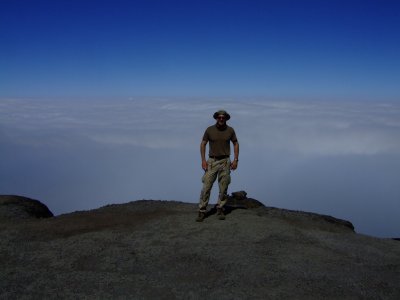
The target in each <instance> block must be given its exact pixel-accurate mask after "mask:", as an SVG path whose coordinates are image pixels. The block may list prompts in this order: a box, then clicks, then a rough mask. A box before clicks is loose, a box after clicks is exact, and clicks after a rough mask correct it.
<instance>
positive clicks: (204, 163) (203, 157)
mask: <svg viewBox="0 0 400 300" xmlns="http://www.w3.org/2000/svg"><path fill="white" fill-rule="evenodd" d="M206 145H207V141H204V140H203V141H201V144H200V156H201V168H202V169H203V170H204V171H206V170H207V160H206Z"/></svg>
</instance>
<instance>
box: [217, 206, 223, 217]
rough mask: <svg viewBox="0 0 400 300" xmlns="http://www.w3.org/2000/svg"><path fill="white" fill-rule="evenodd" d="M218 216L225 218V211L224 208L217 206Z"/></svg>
mask: <svg viewBox="0 0 400 300" xmlns="http://www.w3.org/2000/svg"><path fill="white" fill-rule="evenodd" d="M217 216H218V219H219V220H225V213H224V209H223V208H217Z"/></svg>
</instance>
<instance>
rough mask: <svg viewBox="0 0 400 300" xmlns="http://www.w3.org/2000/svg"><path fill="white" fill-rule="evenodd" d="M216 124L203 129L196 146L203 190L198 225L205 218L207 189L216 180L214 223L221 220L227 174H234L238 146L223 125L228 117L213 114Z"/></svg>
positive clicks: (222, 218)
mask: <svg viewBox="0 0 400 300" xmlns="http://www.w3.org/2000/svg"><path fill="white" fill-rule="evenodd" d="M213 117H214V119H215V120H216V124H215V125H213V126H210V127H208V128H207V129H206V131H205V133H204V135H203V140H202V142H201V144H200V155H201V167H202V168H203V170H204V175H203V178H202V182H203V189H202V190H201V193H200V203H199V215H198V217H197V218H196V221H197V222H202V221H203V220H204V218H205V217H206V212H207V205H208V201H209V199H210V192H211V188H212V186H213V184H214V182H215V180H216V179H217V178H218V186H219V195H218V203H217V216H218V219H220V220H224V219H225V213H224V205H225V204H226V202H227V200H228V194H227V191H228V186H229V184H230V182H231V175H230V173H231V170H236V168H237V166H238V162H239V142H238V140H237V138H236V134H235V130H234V129H233V128H232V127H230V126H228V125H227V124H226V121H228V120H229V119H230V117H231V116H230V115H229V114H228V113H227V112H226V111H224V110H220V111H217V112H216V113H214V116H213ZM208 142H209V143H210V144H209V155H208V160H206V145H207V143H208ZM231 142H232V144H233V149H234V159H233V161H231V159H230V154H231V147H230V143H231Z"/></svg>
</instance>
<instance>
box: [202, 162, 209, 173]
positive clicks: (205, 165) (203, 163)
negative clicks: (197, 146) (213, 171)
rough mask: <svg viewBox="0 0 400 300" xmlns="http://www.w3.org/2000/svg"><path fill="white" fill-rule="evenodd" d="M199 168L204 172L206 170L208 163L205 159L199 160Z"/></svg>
mask: <svg viewBox="0 0 400 300" xmlns="http://www.w3.org/2000/svg"><path fill="white" fill-rule="evenodd" d="M201 168H202V169H203V170H204V172H205V171H207V169H208V165H207V161H206V160H202V161H201Z"/></svg>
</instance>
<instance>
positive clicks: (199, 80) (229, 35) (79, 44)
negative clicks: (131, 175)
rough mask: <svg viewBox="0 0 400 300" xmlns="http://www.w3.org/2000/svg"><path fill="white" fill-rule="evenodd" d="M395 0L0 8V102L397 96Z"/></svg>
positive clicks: (14, 4)
mask: <svg viewBox="0 0 400 300" xmlns="http://www.w3.org/2000/svg"><path fill="white" fill-rule="evenodd" d="M399 10H400V4H399V3H398V1H368V0H364V1H151V0H149V1H144V0H143V1H121V0H117V1H29V0H25V1H23V0H15V1H2V3H1V10H0V39H1V47H0V65H1V68H0V96H3V97H59V98H62V97H73V96H75V97H100V96H101V97H116V96H120V97H129V96H184V97H190V96H202V97H204V96H206V97H213V96H216V97H223V96H226V97H233V96H236V97H246V96H270V97H292V98H306V99H308V98H310V97H311V98H328V99H332V98H346V97H347V98H354V97H358V98H384V99H392V100H393V99H396V98H397V97H398V96H399V89H398V88H397V83H398V82H399V79H400V71H399V70H400V59H399V53H400V37H399V34H398V28H399V27H400V21H399V20H400V16H399Z"/></svg>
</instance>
